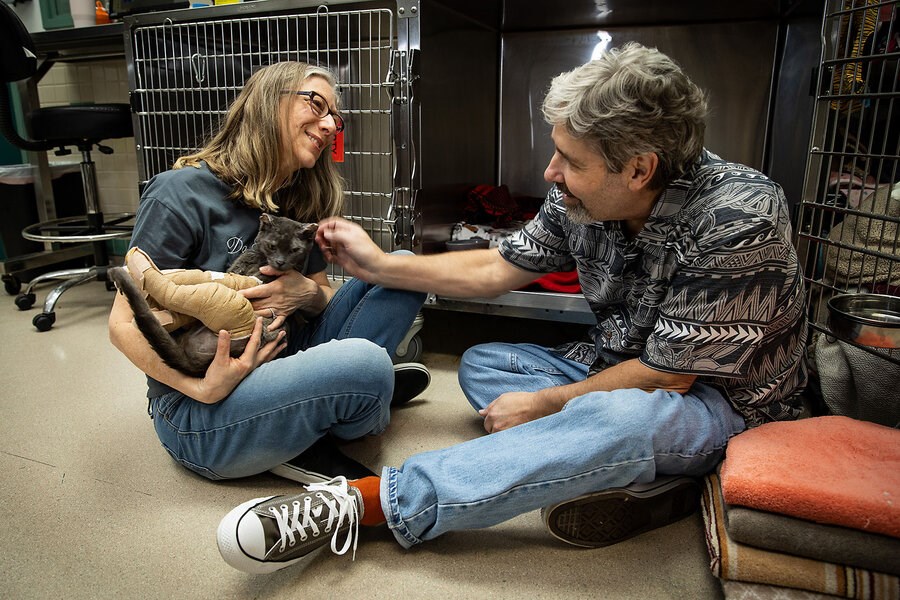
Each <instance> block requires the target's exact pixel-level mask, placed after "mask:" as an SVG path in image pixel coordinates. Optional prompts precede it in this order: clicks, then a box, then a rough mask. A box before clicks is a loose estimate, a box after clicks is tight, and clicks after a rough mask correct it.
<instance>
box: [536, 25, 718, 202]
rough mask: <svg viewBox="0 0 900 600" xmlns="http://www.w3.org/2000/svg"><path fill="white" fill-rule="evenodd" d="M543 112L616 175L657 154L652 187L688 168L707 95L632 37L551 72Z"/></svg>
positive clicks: (697, 149)
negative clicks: (559, 71) (563, 69)
mask: <svg viewBox="0 0 900 600" xmlns="http://www.w3.org/2000/svg"><path fill="white" fill-rule="evenodd" d="M542 110H543V113H544V118H545V119H546V121H547V122H548V123H550V124H551V125H561V126H564V127H565V128H566V131H567V132H568V133H569V135H571V136H572V137H574V138H576V139H580V140H584V141H585V142H586V143H587V144H588V145H589V146H590V147H591V148H592V149H593V150H594V151H596V152H597V153H598V154H600V156H602V157H603V159H604V160H605V161H606V166H607V168H608V169H609V170H610V171H612V172H613V173H620V172H621V171H622V169H623V168H624V167H625V165H626V163H627V162H628V161H629V160H630V159H631V158H633V157H634V156H637V155H638V154H643V153H645V152H655V153H656V154H657V156H659V167H658V168H657V171H656V173H655V174H654V177H653V180H652V181H651V187H652V188H653V189H662V188H664V187H665V186H666V185H667V184H668V183H669V182H671V181H672V180H674V179H675V178H677V177H679V176H680V175H682V174H683V173H685V172H686V171H687V170H688V169H690V167H691V164H692V163H693V162H695V161H696V160H697V159H698V157H699V156H700V153H701V151H702V149H703V135H704V132H705V129H706V126H705V124H704V119H705V118H706V114H707V101H706V95H705V94H704V93H703V91H702V90H701V89H700V88H699V87H697V85H696V84H694V83H693V82H692V81H691V80H690V79H689V78H688V76H687V75H686V74H685V73H684V71H682V70H681V68H680V67H679V66H678V65H677V64H676V63H675V62H674V61H673V60H672V59H670V58H669V57H668V56H666V55H665V54H663V53H662V52H660V51H659V50H656V49H655V48H647V47H645V46H642V45H640V44H637V43H635V42H629V43H627V44H625V45H624V46H622V47H621V48H614V49H612V50H610V51H608V52H607V53H605V54H604V55H603V56H602V57H600V58H599V59H597V60H593V61H591V62H589V63H586V64H584V65H581V66H580V67H578V68H576V69H573V70H572V71H569V72H567V73H562V74H561V75H558V76H557V77H555V78H554V79H553V81H552V82H551V84H550V91H549V92H548V93H547V96H546V98H544V104H543V107H542Z"/></svg>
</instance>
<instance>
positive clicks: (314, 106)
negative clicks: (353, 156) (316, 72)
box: [281, 90, 344, 133]
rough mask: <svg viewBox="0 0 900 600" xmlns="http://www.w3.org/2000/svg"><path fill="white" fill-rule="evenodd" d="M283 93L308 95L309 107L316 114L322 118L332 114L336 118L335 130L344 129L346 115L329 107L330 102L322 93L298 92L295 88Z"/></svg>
mask: <svg viewBox="0 0 900 600" xmlns="http://www.w3.org/2000/svg"><path fill="white" fill-rule="evenodd" d="M281 93H282V94H297V95H298V96H306V99H307V101H309V108H310V110H312V112H313V114H314V115H316V116H317V117H319V118H320V119H324V118H325V117H327V116H328V115H331V118H332V119H334V129H335V132H336V133H337V132H341V131H343V130H344V117H342V116H341V115H339V114H337V113H336V112H334V111H333V110H331V109H330V108H328V102H327V101H326V100H325V98H324V97H323V96H322V94H320V93H318V92H298V91H293V90H285V91H283V92H281Z"/></svg>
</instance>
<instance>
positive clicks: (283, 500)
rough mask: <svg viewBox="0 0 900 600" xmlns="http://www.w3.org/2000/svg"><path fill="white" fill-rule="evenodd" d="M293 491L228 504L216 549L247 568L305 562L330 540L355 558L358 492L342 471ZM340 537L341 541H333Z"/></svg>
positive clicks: (238, 566)
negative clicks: (281, 494)
mask: <svg viewBox="0 0 900 600" xmlns="http://www.w3.org/2000/svg"><path fill="white" fill-rule="evenodd" d="M305 487H306V491H304V492H303V493H300V494H296V495H293V496H269V497H267V498H256V499H255V500H250V501H248V502H244V503H243V504H241V505H240V506H237V507H235V508H234V509H232V510H231V511H230V512H229V513H228V514H227V515H225V517H224V518H223V519H222V521H221V522H220V523H219V528H218V530H217V532H216V542H217V543H218V546H219V553H220V554H221V555H222V558H224V559H225V562H227V563H228V564H229V565H231V566H232V567H234V568H235V569H238V570H240V571H244V572H246V573H253V574H264V573H272V572H274V571H277V570H279V569H283V568H285V567H289V566H291V565H296V564H300V565H302V566H303V567H304V568H305V567H306V565H308V564H309V563H310V562H312V560H313V559H314V558H315V557H316V556H317V555H318V554H319V552H321V551H322V550H323V549H324V548H325V545H326V544H327V543H328V541H329V540H331V551H332V552H334V553H335V554H345V553H346V552H347V551H348V550H349V549H350V548H351V547H352V548H353V557H354V558H356V542H357V537H358V534H359V521H360V519H362V516H363V512H364V509H363V502H362V495H361V494H360V493H359V490H357V489H356V488H355V487H352V486H350V485H348V484H347V480H346V479H345V478H344V477H336V478H335V479H333V480H332V481H329V482H328V483H314V484H311V485H308V486H305ZM340 539H343V545H341V546H340V548H339V547H338V546H339V545H340V544H341V542H340V541H339V540H340Z"/></svg>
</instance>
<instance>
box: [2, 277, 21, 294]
mask: <svg viewBox="0 0 900 600" xmlns="http://www.w3.org/2000/svg"><path fill="white" fill-rule="evenodd" d="M3 287H4V288H5V289H6V293H7V294H9V295H10V296H15V295H16V294H18V293H19V292H20V291H21V290H22V282H21V281H19V278H18V277H16V276H15V275H4V276H3Z"/></svg>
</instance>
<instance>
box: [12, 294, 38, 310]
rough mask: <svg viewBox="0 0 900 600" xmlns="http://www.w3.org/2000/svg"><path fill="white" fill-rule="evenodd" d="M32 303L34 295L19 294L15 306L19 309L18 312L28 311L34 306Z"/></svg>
mask: <svg viewBox="0 0 900 600" xmlns="http://www.w3.org/2000/svg"><path fill="white" fill-rule="evenodd" d="M34 301H35V295H34V294H19V295H18V296H16V306H18V307H19V310H28V309H29V308H31V307H32V306H34Z"/></svg>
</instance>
